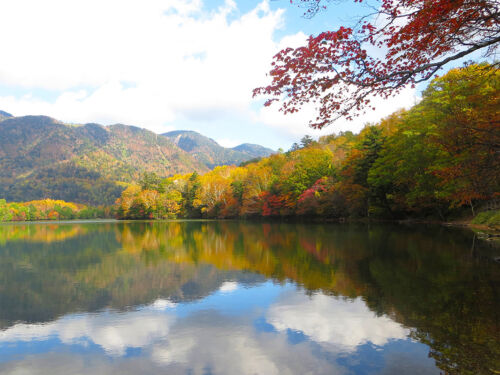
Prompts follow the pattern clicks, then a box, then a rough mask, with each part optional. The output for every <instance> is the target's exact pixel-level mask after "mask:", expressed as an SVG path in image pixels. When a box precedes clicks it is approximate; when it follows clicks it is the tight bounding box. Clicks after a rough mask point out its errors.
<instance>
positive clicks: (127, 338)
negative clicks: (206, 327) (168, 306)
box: [0, 311, 175, 356]
mask: <svg viewBox="0 0 500 375" xmlns="http://www.w3.org/2000/svg"><path fill="white" fill-rule="evenodd" d="M174 321H175V317H173V316H170V315H166V314H164V313H155V312H148V311H139V312H138V311H134V312H128V313H116V312H110V313H108V314H99V315H94V314H84V315H73V316H68V317H64V318H61V319H58V320H56V321H54V322H51V323H47V324H16V325H15V326H13V327H10V328H8V329H6V330H4V331H1V332H0V343H5V342H14V341H33V340H37V341H38V340H47V339H49V338H50V337H57V338H59V339H60V340H61V342H63V343H64V344H85V343H86V342H92V343H94V344H96V345H99V346H100V347H102V348H103V349H104V350H105V351H106V353H107V354H109V355H111V356H122V355H124V354H125V351H126V349H127V348H140V347H145V346H148V345H150V344H151V342H152V341H154V340H158V339H161V338H164V337H165V336H167V334H168V332H169V329H170V326H171V325H172V324H173V322H174Z"/></svg>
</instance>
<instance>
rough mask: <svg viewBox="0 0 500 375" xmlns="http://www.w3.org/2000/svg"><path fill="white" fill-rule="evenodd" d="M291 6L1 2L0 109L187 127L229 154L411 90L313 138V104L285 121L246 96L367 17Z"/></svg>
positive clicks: (371, 116)
mask: <svg viewBox="0 0 500 375" xmlns="http://www.w3.org/2000/svg"><path fill="white" fill-rule="evenodd" d="M303 13H304V9H301V8H299V7H297V6H293V5H291V4H290V2H289V1H288V0H263V1H260V0H238V1H234V0H148V1H139V0H107V1H102V0H84V1H83V0H73V1H71V2H70V1H67V0H45V1H39V0H2V1H1V2H0V15H2V17H1V22H0V35H2V37H1V45H2V61H1V63H0V110H4V111H6V112H9V113H11V114H13V115H14V116H23V115H47V116H50V117H54V118H56V119H58V120H61V121H64V122H66V123H74V124H82V123H89V122H94V123H100V124H103V125H109V124H115V123H123V124H127V125H136V126H139V127H143V128H146V129H149V130H152V131H154V132H157V133H164V132H167V131H171V130H182V129H188V130H195V131H198V132H200V133H201V134H203V135H206V136H209V137H211V138H213V139H215V140H216V141H217V142H219V143H220V144H221V145H223V146H226V147H234V146H236V145H238V144H241V143H257V144H261V145H263V146H266V147H270V148H272V149H278V148H280V147H281V148H283V149H285V150H287V149H289V148H290V146H291V144H292V143H293V142H298V141H299V140H300V139H301V138H302V137H303V136H304V135H305V134H309V135H311V136H313V137H318V136H319V135H324V134H331V133H333V132H338V131H340V130H352V131H355V132H357V131H359V130H360V129H361V128H362V127H363V126H364V124H365V123H367V122H376V121H378V120H379V119H381V118H383V117H385V116H387V115H389V114H391V113H392V112H394V111H395V110H397V109H399V108H403V107H405V108H408V107H410V106H412V105H413V104H415V103H416V102H417V101H418V97H419V91H418V90H415V89H407V90H404V91H403V92H402V93H401V94H399V95H398V96H397V97H395V98H391V99H389V100H382V99H380V100H377V101H375V104H376V107H377V109H376V110H375V111H374V112H369V113H367V114H366V115H364V116H361V117H359V118H357V119H356V120H355V121H353V122H349V121H344V120H340V121H338V122H337V123H335V124H334V125H331V126H329V127H327V128H325V129H323V130H321V131H318V130H314V129H311V128H309V127H308V122H309V119H310V118H312V117H313V115H314V109H313V108H312V107H308V108H305V109H304V110H303V111H301V112H299V113H297V114H294V115H286V116H285V115H283V114H282V113H281V112H279V111H278V106H271V107H263V102H264V99H263V98H252V90H253V88H255V87H259V86H263V85H266V83H268V78H266V73H267V72H268V71H269V69H270V63H271V61H272V56H273V55H274V54H275V53H276V52H278V51H279V50H280V49H282V48H284V47H289V46H290V47H293V46H299V45H300V44H302V43H303V42H304V41H305V40H306V38H307V36H308V35H310V34H317V33H319V32H321V31H324V30H327V29H334V28H336V27H338V26H340V25H342V24H349V23H352V22H353V20H354V19H355V17H356V15H357V14H363V13H365V9H363V8H362V5H359V4H354V3H353V2H345V3H341V4H334V3H333V2H332V4H331V6H330V8H329V9H328V10H327V11H325V12H322V13H320V14H318V15H316V16H315V17H314V18H312V19H306V18H304V17H303Z"/></svg>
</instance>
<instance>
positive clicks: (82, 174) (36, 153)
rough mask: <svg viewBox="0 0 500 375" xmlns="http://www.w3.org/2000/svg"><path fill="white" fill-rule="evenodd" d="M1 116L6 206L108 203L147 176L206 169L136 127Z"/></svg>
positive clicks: (1, 194)
mask: <svg viewBox="0 0 500 375" xmlns="http://www.w3.org/2000/svg"><path fill="white" fill-rule="evenodd" d="M0 115H1V116H2V118H0V198H5V199H7V200H8V201H27V200H33V199H43V198H54V199H64V200H67V201H74V202H81V203H88V204H94V205H98V204H112V203H113V202H114V200H115V199H116V198H117V197H118V196H119V195H120V193H121V191H122V190H123V189H124V186H125V185H126V183H130V182H137V181H138V180H139V179H140V178H141V176H142V174H143V173H144V172H146V171H147V172H155V173H156V174H158V175H159V176H161V177H167V176H170V175H173V174H176V173H191V172H193V171H196V172H198V173H203V172H206V171H208V170H209V169H208V168H207V167H206V166H205V165H203V164H202V163H200V162H199V161H197V160H195V159H194V158H193V157H192V156H191V155H190V154H189V153H187V152H185V151H184V150H182V149H181V148H179V147H177V146H176V145H175V144H174V143H173V142H171V141H170V140H169V139H168V138H167V137H163V136H161V135H158V134H156V133H153V132H151V131H148V130H145V129H141V128H138V127H135V126H127V125H121V124H117V125H110V126H102V125H99V124H85V125H76V126H75V125H67V124H64V123H62V122H60V121H57V120H55V119H52V118H50V117H47V116H23V117H12V116H8V115H9V114H8V113H6V112H1V113H0Z"/></svg>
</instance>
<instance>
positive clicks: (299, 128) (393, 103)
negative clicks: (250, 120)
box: [254, 88, 419, 139]
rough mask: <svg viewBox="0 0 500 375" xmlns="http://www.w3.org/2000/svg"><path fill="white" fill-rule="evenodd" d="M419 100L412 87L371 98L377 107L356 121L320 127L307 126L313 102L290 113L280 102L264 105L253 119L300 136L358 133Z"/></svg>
mask: <svg viewBox="0 0 500 375" xmlns="http://www.w3.org/2000/svg"><path fill="white" fill-rule="evenodd" d="M418 100H419V98H418V96H417V91H416V89H412V88H406V89H403V90H402V91H401V93H400V94H398V95H396V96H394V97H393V98H391V99H389V100H384V99H382V98H380V97H375V98H372V101H371V104H372V105H373V106H374V107H375V110H374V111H371V110H367V112H366V113H365V114H362V115H360V116H359V117H356V118H355V119H354V120H353V121H348V120H346V119H339V120H337V121H336V122H335V123H333V124H332V125H330V126H327V127H325V128H323V129H321V130H316V129H312V128H310V127H309V126H308V124H309V120H310V119H314V118H316V111H315V106H314V104H312V103H309V104H307V105H304V107H303V108H302V109H301V110H300V111H299V112H296V113H294V114H287V115H284V114H283V113H282V112H280V111H279V110H278V108H279V107H278V104H273V105H272V106H270V107H262V108H261V109H260V111H259V113H258V115H257V116H256V117H255V120H254V121H260V122H263V123H264V124H267V125H269V126H272V127H275V128H277V129H280V130H281V131H283V132H286V133H291V134H293V135H294V136H295V137H296V138H297V139H299V138H300V137H302V136H303V135H305V134H310V135H313V136H321V135H326V134H331V133H334V132H335V133H338V132H339V131H345V130H351V131H353V132H359V131H360V130H361V129H363V127H364V125H365V124H367V123H375V122H377V121H379V120H380V119H382V118H384V117H387V116H389V115H390V114H392V113H393V112H395V111H396V110H398V109H401V108H406V109H408V108H410V107H412V106H413V105H414V104H416V103H417V102H418Z"/></svg>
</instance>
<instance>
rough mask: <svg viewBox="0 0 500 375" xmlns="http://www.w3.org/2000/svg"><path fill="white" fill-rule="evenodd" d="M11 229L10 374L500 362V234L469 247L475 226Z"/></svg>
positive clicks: (0, 300)
mask: <svg viewBox="0 0 500 375" xmlns="http://www.w3.org/2000/svg"><path fill="white" fill-rule="evenodd" d="M52 230H54V231H56V232H57V235H56V234H54V235H52V234H51V231H52ZM40 233H43V235H40ZM0 236H3V237H2V241H0V275H1V276H0V324H1V326H0V327H1V328H2V330H1V331H0V373H2V374H3V373H5V374H11V373H19V372H21V373H28V374H31V373H33V374H39V373H54V374H58V373H61V374H62V373H64V374H68V373H75V374H77V373H89V372H92V373H115V372H116V373H124V374H128V373H157V372H158V371H161V372H164V371H167V372H168V373H169V374H170V373H173V374H175V373H182V374H184V373H194V374H235V373H238V374H239V373H241V374H255V373H258V374H274V373H276V374H278V373H279V374H287V373H288V374H306V373H314V374H322V373H324V374H337V373H338V374H344V373H345V374H351V373H387V374H391V373H394V374H398V373H406V374H411V373H415V374H422V373H439V370H438V368H437V367H436V365H435V364H436V363H437V366H438V367H439V368H441V369H442V370H444V371H447V372H448V373H450V374H452V373H474V374H481V373H485V374H486V373H491V372H492V371H496V370H495V369H499V368H500V367H499V363H498V358H500V351H499V340H498V338H499V332H498V327H499V325H498V323H499V322H498V314H497V311H498V307H499V302H498V301H499V299H498V281H499V272H498V265H497V264H495V263H494V262H492V261H490V259H491V254H492V252H493V253H494V252H495V251H496V250H495V249H491V248H488V247H486V246H483V245H481V244H480V243H479V244H476V245H477V246H478V247H476V248H475V249H474V251H473V252H472V253H471V249H470V243H471V240H472V237H471V234H470V233H469V232H464V231H457V230H450V229H445V228H435V227H421V228H405V227H396V226H370V227H368V226H358V225H349V226H347V225H344V226H342V225H341V226H339V225H299V224H278V223H273V224H262V223H240V222H170V223H159V222H155V223H130V224H128V223H106V224H102V223H101V224H67V225H60V226H57V225H56V226H54V224H51V226H50V227H48V226H46V227H43V225H41V224H37V225H33V224H32V225H11V226H9V225H6V226H0ZM482 246H483V247H482ZM429 355H430V358H429Z"/></svg>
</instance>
